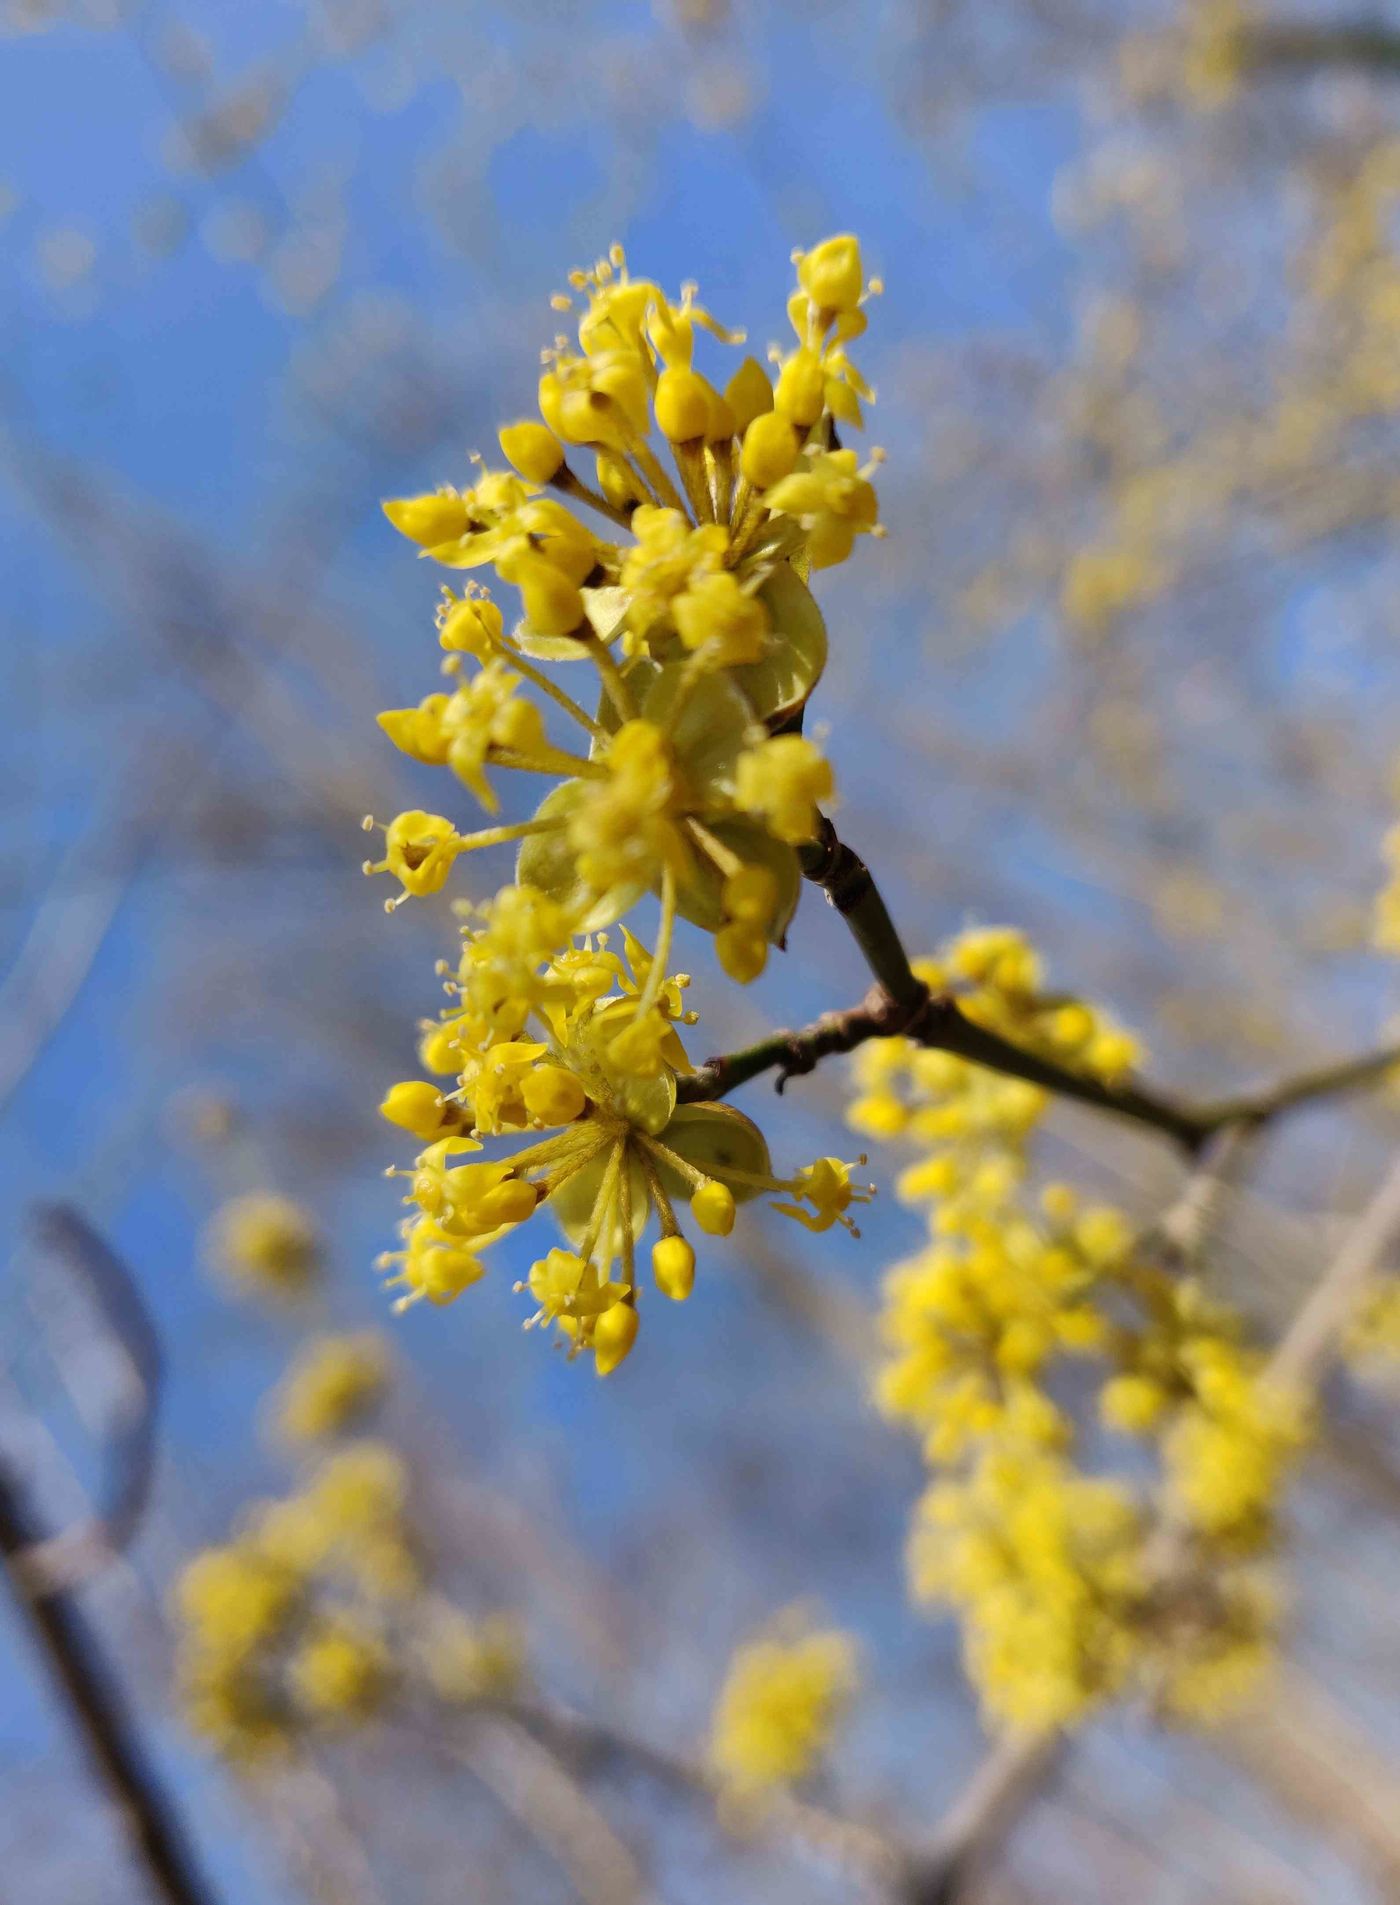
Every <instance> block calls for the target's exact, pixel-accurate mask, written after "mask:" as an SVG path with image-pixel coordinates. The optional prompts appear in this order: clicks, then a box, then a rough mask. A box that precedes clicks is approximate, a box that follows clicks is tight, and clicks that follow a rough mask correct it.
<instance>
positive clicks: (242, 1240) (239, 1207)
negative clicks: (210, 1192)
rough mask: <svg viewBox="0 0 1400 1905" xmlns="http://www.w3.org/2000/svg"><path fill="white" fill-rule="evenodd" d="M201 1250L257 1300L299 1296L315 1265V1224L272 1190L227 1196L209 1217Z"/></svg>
mask: <svg viewBox="0 0 1400 1905" xmlns="http://www.w3.org/2000/svg"><path fill="white" fill-rule="evenodd" d="M207 1247H208V1253H209V1256H210V1258H211V1260H212V1261H213V1263H214V1264H215V1265H216V1266H217V1267H218V1268H219V1269H220V1270H222V1271H223V1272H224V1274H225V1275H226V1276H227V1277H228V1278H229V1279H230V1280H231V1281H232V1282H234V1283H236V1284H238V1285H239V1286H240V1287H242V1288H243V1289H245V1290H247V1291H249V1292H250V1293H253V1294H258V1295H263V1296H271V1297H276V1298H286V1297H295V1296H300V1295H302V1294H303V1293H304V1292H305V1290H306V1289H307V1287H308V1286H309V1285H310V1284H311V1283H312V1282H313V1281H314V1280H315V1277H316V1274H317V1271H318V1270H319V1269H320V1265H321V1239H320V1232H319V1230H318V1228H317V1225H316V1220H315V1219H314V1218H313V1217H312V1215H311V1213H310V1212H309V1211H308V1210H306V1209H305V1208H304V1206H302V1205H301V1204H298V1203H297V1202H296V1201H295V1200H294V1199H293V1198H290V1197H283V1196H282V1195H281V1194H280V1193H279V1192H277V1191H250V1192H248V1193H246V1194H245V1195H244V1196H241V1197H233V1198H230V1199H229V1201H228V1202H227V1203H226V1204H224V1205H223V1206H222V1207H221V1208H220V1209H219V1210H218V1211H216V1212H215V1214H214V1217H213V1219H212V1221H211V1223H210V1226H209V1234H208V1244H207Z"/></svg>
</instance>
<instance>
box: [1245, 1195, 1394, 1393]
mask: <svg viewBox="0 0 1400 1905" xmlns="http://www.w3.org/2000/svg"><path fill="white" fill-rule="evenodd" d="M1397 1230H1400V1159H1398V1160H1397V1161H1396V1162H1395V1163H1394V1164H1393V1165H1392V1166H1391V1169H1390V1171H1389V1172H1388V1174H1387V1175H1386V1177H1385V1179H1384V1180H1383V1182H1382V1183H1381V1186H1380V1189H1379V1190H1378V1191H1377V1192H1376V1194H1375V1196H1374V1197H1373V1198H1372V1199H1371V1202H1370V1203H1369V1204H1368V1205H1367V1206H1366V1208H1365V1210H1364V1211H1363V1212H1362V1213H1361V1215H1360V1217H1359V1218H1358V1219H1357V1220H1356V1223H1355V1224H1354V1225H1353V1226H1352V1228H1351V1229H1350V1230H1349V1231H1348V1232H1347V1235H1346V1237H1345V1238H1344V1239H1343V1241H1342V1244H1341V1248H1340V1249H1339V1250H1338V1251H1337V1254H1336V1256H1335V1257H1333V1259H1332V1261H1331V1263H1330V1264H1329V1265H1328V1267H1327V1269H1326V1271H1325V1272H1324V1274H1323V1275H1322V1277H1321V1278H1320V1279H1319V1281H1318V1282H1317V1283H1316V1284H1315V1285H1314V1287H1313V1289H1312V1291H1311V1293H1310V1294H1309V1296H1308V1297H1307V1299H1306V1301H1305V1302H1304V1303H1303V1305H1302V1307H1301V1308H1300V1309H1299V1310H1298V1312H1297V1314H1296V1315H1295V1316H1294V1318H1293V1321H1292V1322H1291V1323H1290V1324H1289V1326H1288V1328H1287V1330H1286V1331H1285V1332H1284V1334H1283V1337H1282V1338H1281V1340H1280V1342H1279V1345H1278V1347H1277V1349H1275V1351H1274V1353H1273V1355H1272V1356H1271V1357H1270V1358H1269V1362H1268V1365H1267V1368H1266V1370H1265V1376H1266V1379H1267V1380H1268V1381H1270V1382H1274V1383H1278V1384H1279V1385H1280V1387H1283V1388H1288V1389H1304V1390H1307V1389H1312V1388H1315V1387H1316V1385H1317V1384H1318V1382H1320V1381H1321V1379H1322V1377H1323V1376H1324V1375H1325V1374H1326V1372H1327V1366H1328V1364H1329V1363H1330V1361H1331V1359H1332V1356H1333V1354H1334V1352H1335V1350H1336V1345H1337V1338H1338V1336H1339V1335H1340V1334H1341V1332H1342V1331H1343V1330H1344V1329H1345V1328H1346V1326H1347V1323H1348V1322H1349V1321H1350V1319H1351V1317H1352V1315H1353V1313H1354V1311H1355V1309H1356V1303H1357V1299H1358V1297H1359V1296H1360V1295H1361V1293H1362V1291H1363V1290H1364V1288H1365V1286H1366V1284H1367V1282H1368V1281H1369V1280H1370V1278H1371V1277H1372V1275H1373V1274H1374V1273H1375V1271H1376V1269H1377V1267H1378V1266H1379V1263H1380V1260H1381V1257H1382V1256H1383V1255H1384V1253H1385V1251H1386V1250H1387V1249H1388V1248H1389V1247H1390V1245H1391V1244H1392V1243H1393V1242H1394V1240H1395V1235H1396V1232H1397Z"/></svg>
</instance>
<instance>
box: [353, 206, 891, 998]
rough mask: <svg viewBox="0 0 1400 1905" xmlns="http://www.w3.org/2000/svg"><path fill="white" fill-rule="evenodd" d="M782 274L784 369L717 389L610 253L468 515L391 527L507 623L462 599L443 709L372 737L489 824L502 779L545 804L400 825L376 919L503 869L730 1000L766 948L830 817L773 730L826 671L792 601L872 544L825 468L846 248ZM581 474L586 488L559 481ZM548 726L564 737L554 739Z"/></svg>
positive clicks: (429, 505)
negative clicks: (477, 808) (689, 937)
mask: <svg viewBox="0 0 1400 1905" xmlns="http://www.w3.org/2000/svg"><path fill="white" fill-rule="evenodd" d="M796 263H797V267H798V288H797V290H796V291H795V292H794V294H793V297H792V300H791V302H790V304H789V315H790V317H791V320H792V324H793V327H794V330H795V331H796V334H797V344H796V346H795V348H794V349H793V350H792V351H790V352H789V353H787V354H786V355H784V353H783V352H781V351H775V352H774V359H775V362H776V366H777V368H776V372H775V373H770V371H769V370H767V369H765V367H764V366H763V364H761V363H760V362H759V361H758V359H756V358H753V357H747V358H745V359H744V360H743V361H742V362H741V363H740V364H739V366H738V368H737V369H736V370H734V371H733V373H732V374H731V375H730V376H729V377H728V378H727V379H723V380H719V381H712V380H711V378H710V376H709V375H708V374H707V373H706V372H705V371H703V370H702V369H701V368H700V367H699V366H698V364H697V361H696V355H697V343H698V341H699V338H700V336H701V334H702V333H708V334H709V336H710V337H711V338H712V339H714V340H716V341H717V342H718V344H719V345H733V344H736V343H738V342H740V341H741V338H740V334H738V333H735V332H731V331H728V330H726V329H725V328H724V327H723V326H722V325H720V324H718V323H717V322H716V321H715V319H714V318H712V317H711V316H710V314H709V313H708V312H707V311H705V310H704V309H703V308H702V307H701V306H700V305H699V303H698V302H697V301H696V290H695V287H694V286H693V285H690V286H686V287H685V288H684V289H683V290H682V292H681V295H680V297H679V298H676V299H673V298H670V297H668V296H667V295H666V294H665V293H664V292H663V291H662V290H661V288H660V287H659V286H658V285H656V284H654V283H652V282H651V281H650V280H648V279H636V278H632V277H631V276H630V275H629V274H628V271H627V268H626V264H625V261H624V259H623V257H622V253H621V252H620V251H614V252H613V253H612V254H611V255H610V256H609V257H608V258H607V259H604V260H602V261H601V262H600V263H599V264H597V265H596V266H595V267H594V268H593V270H592V271H588V272H577V273H575V274H574V276H573V278H572V279H571V294H570V295H568V296H565V297H562V298H560V299H557V300H556V305H557V306H558V308H560V309H563V310H567V309H570V308H571V306H572V305H573V303H574V299H575V298H577V300H578V302H579V308H578V311H577V328H576V334H575V338H574V339H570V338H567V337H561V338H559V339H558V340H557V341H556V343H555V345H554V346H553V348H552V349H551V350H549V351H548V352H546V354H545V368H544V373H543V375H542V377H541V379H540V383H539V389H538V393H537V394H538V401H539V409H540V419H539V420H538V421H536V420H535V419H532V418H526V419H523V420H521V421H518V422H515V423H511V424H507V425H506V426H505V428H504V429H503V430H502V431H501V447H502V449H503V451H504V452H505V455H506V456H507V458H508V459H509V461H510V462H511V463H512V464H513V465H514V469H513V470H505V471H502V470H496V471H492V470H488V469H485V468H484V467H482V468H481V469H479V470H478V472H477V474H476V479H475V481H474V482H472V483H471V484H470V485H469V486H468V487H467V488H465V489H461V490H457V489H450V488H446V489H442V490H439V491H437V492H435V493H432V494H427V495H423V496H417V497H408V498H403V499H400V500H398V501H395V502H390V503H386V504H385V511H386V513H387V514H388V516H389V518H390V520H391V521H392V522H393V523H394V525H395V526H396V527H397V528H398V529H400V530H401V531H402V533H403V534H404V535H405V536H407V537H408V538H409V539H410V540H411V541H412V542H414V543H415V544H417V545H418V547H419V548H420V549H422V550H423V551H424V552H425V553H426V554H427V555H429V556H431V557H432V558H433V559H434V560H435V561H437V562H439V563H442V564H443V565H445V566H446V567H448V568H453V569H478V568H483V567H490V568H492V569H494V571H495V574H496V576H497V578H498V579H499V580H500V581H501V582H503V583H505V584H507V585H508V586H510V587H512V588H514V589H516V590H517V591H518V592H519V596H520V602H521V608H522V611H523V615H522V619H521V620H520V621H518V622H517V623H516V625H515V626H514V628H513V629H511V630H510V631H509V632H507V629H506V624H505V618H504V617H503V615H502V614H501V611H500V610H499V609H498V608H497V607H496V605H495V604H494V603H492V602H491V601H490V600H489V598H488V597H487V596H486V595H485V594H484V592H482V591H481V590H480V589H479V588H478V587H477V585H476V584H475V583H472V584H469V585H468V589H467V592H466V593H465V594H463V595H462V596H460V597H459V596H455V595H452V594H451V593H450V592H449V593H448V594H447V595H446V597H445V599H444V602H443V606H442V611H441V615H440V630H439V639H440V641H441V644H442V646H443V648H444V649H446V650H447V659H446V662H445V663H444V666H445V668H446V670H447V671H448V673H449V675H450V676H451V677H452V678H453V686H452V688H451V690H450V692H445V693H443V692H440V693H436V694H430V695H428V696H426V697H425V698H424V699H423V700H422V701H420V702H418V703H417V704H416V705H415V706H411V707H404V708H395V709H390V710H388V711H387V712H386V713H385V714H383V715H382V716H381V717H380V724H381V726H382V727H383V728H384V730H385V732H386V733H387V734H388V736H389V738H390V739H391V740H392V741H393V742H394V744H395V746H397V747H399V748H401V749H402V750H403V751H404V752H405V753H406V754H408V755H410V756H411V757H412V758H413V759H414V760H417V761H420V762H424V763H427V764H429V765H433V766H439V767H443V768H447V769H449V770H450V771H451V772H453V773H454V774H455V775H456V776H457V778H458V779H459V780H461V781H462V782H463V784H464V785H465V786H466V787H467V788H468V789H469V790H470V791H471V792H472V793H473V794H474V795H475V796H476V798H477V799H478V800H479V801H480V802H481V803H482V805H483V806H484V807H486V808H487V810H488V811H489V812H491V813H493V814H494V813H495V812H496V810H497V803H498V792H497V789H498V785H499V782H498V779H497V777H496V770H498V769H499V770H514V771H518V772H524V773H531V774H536V775H542V776H545V777H546V778H547V779H550V780H553V781H554V782H556V783H557V784H556V785H554V786H553V787H552V788H550V789H549V791H548V792H547V793H546V794H545V796H544V798H543V800H542V801H541V803H540V804H539V806H538V808H537V810H536V812H535V814H534V816H533V818H531V819H529V820H523V821H511V822H506V823H505V824H502V825H497V826H491V827H487V828H484V829H480V830H478V831H476V832H469V833H463V832H459V831H458V830H457V828H456V826H455V825H454V823H453V822H452V821H451V820H449V819H448V818H447V817H446V816H444V815H442V814H438V813H431V812H427V811H424V810H421V809H414V810H411V811H409V812H407V813H404V814H400V815H399V816H398V817H397V818H396V819H394V820H393V821H391V822H390V823H389V825H388V827H387V828H386V829H385V851H384V855H383V857H382V858H381V859H378V860H375V861H369V862H366V866H367V869H368V870H370V871H373V872H387V873H390V874H392V875H393V876H394V878H395V879H397V881H398V882H399V886H400V893H399V895H398V896H397V898H396V899H395V900H393V901H391V902H390V904H391V906H392V905H397V904H398V903H399V901H400V900H402V899H403V898H406V897H409V896H414V897H426V896H428V895H430V894H433V893H436V892H439V891H440V890H441V889H442V888H443V886H444V885H445V884H446V882H447V880H448V878H449V876H450V874H451V871H452V867H453V865H454V863H455V862H456V860H457V859H458V858H459V857H460V856H461V855H462V854H464V853H468V852H472V851H475V850H477V849H480V848H485V847H489V846H495V845H503V844H506V843H509V842H518V843H519V860H518V864H517V879H518V881H519V882H520V884H522V885H528V886H530V887H533V888H535V889H537V890H538V891H539V892H541V893H542V894H544V895H545V896H547V897H548V898H549V899H550V900H552V901H554V902H555V903H557V904H558V905H559V906H561V907H563V908H564V909H565V910H566V911H567V913H568V915H569V922H570V926H571V928H572V930H574V931H577V932H590V931H596V930H597V929H598V928H599V927H602V926H606V925H608V924H610V923H612V922H613V921H615V920H617V919H619V918H621V917H622V915H623V914H624V913H626V912H627V911H628V910H629V909H630V908H631V907H632V906H633V905H635V903H636V902H637V901H638V900H639V899H640V898H641V897H642V895H643V894H645V893H647V892H653V893H656V894H658V895H659V896H660V900H661V906H662V927H661V935H660V936H661V938H662V939H663V940H665V939H666V938H667V937H668V935H669V932H670V922H671V920H672V919H673V918H674V916H675V915H676V914H677V913H679V914H682V915H684V916H685V917H686V918H688V919H690V920H693V921H694V922H696V923H697V924H698V925H700V926H701V927H702V928H703V929H704V930H706V931H708V932H711V933H713V934H714V935H715V939H716V946H717V950H718V955H719V958H720V961H721V964H722V965H723V966H724V968H725V970H726V971H727V972H728V973H729V974H730V976H731V977H733V978H735V979H736V980H739V981H741V982H746V981H748V980H751V979H753V978H755V977H756V976H757V974H758V973H759V972H760V971H761V969H762V967H763V965H764V962H765V960H766V957H767V951H768V948H769V946H770V945H773V944H780V943H781V941H782V938H783V934H784V932H785V930H786V928H787V924H788V921H789V920H790V918H791V916H792V912H793V909H794V907H795V905H796V901H797V894H798V888H799V863H798V859H797V854H796V851H795V849H796V848H798V847H800V846H801V845H802V844H803V843H804V842H806V841H809V840H811V839H812V838H813V836H814V834H815V832H816V829H817V826H818V824H819V816H818V811H817V802H818V801H825V800H829V799H830V798H831V796H832V792H833V789H832V781H831V773H830V769H829V768H828V766H827V764H826V762H825V761H824V760H823V759H822V757H821V755H820V754H819V753H818V751H817V750H816V749H815V747H813V745H812V744H811V742H810V741H806V740H804V739H802V738H801V736H800V735H798V734H797V733H795V732H793V731H792V730H793V729H794V727H795V726H796V724H797V723H798V722H799V720H800V717H801V714H802V711H803V708H804V707H805V704H806V702H807V699H808V697H809V696H810V694H811V693H812V690H813V689H814V688H815V687H816V685H817V682H818V681H819V679H820V677H821V674H822V670H823V668H824V666H825V662H826V629H825V625H824V623H823V621H822V617H821V613H820V611H819V610H818V608H817V605H816V603H815V602H814V600H813V598H812V596H811V594H810V592H809V590H808V588H807V586H806V582H805V580H804V578H805V576H806V574H807V572H808V570H809V568H811V567H818V568H819V567H823V566H826V565H828V564H830V563H833V562H838V561H841V560H844V559H845V557H846V556H847V555H849V554H850V552H851V548H852V546H853V542H854V539H855V537H856V535H857V534H859V533H864V532H869V531H873V530H876V529H877V528H878V525H877V522H876V516H877V508H876V501H875V493H874V490H873V489H872V487H871V485H870V481H869V475H870V470H871V468H873V464H872V465H867V466H866V467H865V468H863V469H860V470H858V469H857V468H856V462H855V457H854V453H853V452H850V451H848V450H845V449H842V448H840V447H839V446H838V444H837V442H836V428H837V425H838V424H839V425H840V426H842V427H845V426H846V425H848V424H854V425H858V424H859V423H860V420H861V417H860V404H859V401H858V398H859V397H860V396H866V397H868V395H869V391H868V389H867V387H866V385H865V384H864V382H863V381H862V379H861V378H860V375H859V373H858V372H857V371H856V370H855V368H854V366H853V365H852V364H851V362H850V359H849V357H848V355H847V346H848V344H849V343H850V342H851V340H852V339H854V338H855V337H857V336H859V335H860V333H861V332H862V331H863V330H864V328H865V322H866V320H865V314H864V310H863V308H862V306H863V304H864V302H865V299H866V297H867V295H868V290H869V289H874V288H878V287H869V288H868V287H867V285H866V282H865V275H864V269H863V267H862V264H861V258H860V250H859V247H858V245H857V244H856V241H855V239H854V238H851V237H849V236H842V237H839V238H834V239H828V240H827V241H825V242H824V243H823V244H821V245H818V246H817V247H815V249H814V250H813V251H811V252H808V253H805V254H800V253H799V254H797V256H796ZM707 348H708V347H707ZM579 452H583V453H586V458H587V459H591V460H592V464H593V467H592V470H591V472H589V471H588V469H587V464H586V461H585V464H584V465H583V466H582V467H575V464H574V463H573V462H571V461H570V457H571V456H575V457H576V456H577V454H578V453H579ZM668 454H669V457H670V465H671V467H670V469H669V470H668V468H667V466H666V456H667V455H668ZM578 511H586V512H591V514H592V515H593V516H594V517H595V518H596V519H599V523H600V527H599V530H597V531H595V530H594V529H593V528H591V527H589V526H588V525H587V523H586V522H585V521H584V518H583V516H582V515H580V514H578V513H576V512H578ZM619 532H622V534H619ZM570 661H575V662H577V661H582V662H585V663H586V664H588V665H589V666H591V667H592V669H593V670H594V672H595V674H596V675H597V678H598V689H597V692H596V693H595V694H593V695H587V694H585V695H583V696H582V697H581V698H580V697H579V696H576V695H575V694H573V693H570V692H568V691H567V690H566V689H565V688H564V686H563V685H562V684H561V683H560V682H559V681H558V680H556V679H555V678H554V676H553V675H552V674H551V673H549V672H548V671H547V669H546V668H545V667H542V666H541V664H553V663H559V662H570ZM469 663H471V664H473V665H474V667H475V672H472V670H471V668H470V667H469V666H468V664H469ZM533 696H538V697H541V699H535V698H532V697H533ZM546 714H548V715H550V716H551V718H555V717H558V718H561V719H562V720H564V721H566V722H567V723H568V724H569V725H570V727H571V729H572V732H571V733H568V734H565V735H562V736H560V737H554V736H552V735H551V733H550V732H549V731H548V729H547V726H546V721H545V716H546ZM779 729H781V730H782V733H781V735H777V738H771V737H774V736H775V735H776V734H777V730H779ZM367 824H372V823H367Z"/></svg>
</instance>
